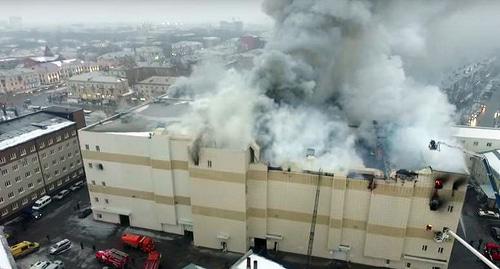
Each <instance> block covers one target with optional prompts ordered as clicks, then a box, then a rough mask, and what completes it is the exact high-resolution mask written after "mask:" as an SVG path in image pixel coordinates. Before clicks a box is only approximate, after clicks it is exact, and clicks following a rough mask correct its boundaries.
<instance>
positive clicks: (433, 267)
mask: <svg viewBox="0 0 500 269" xmlns="http://www.w3.org/2000/svg"><path fill="white" fill-rule="evenodd" d="M432 269H441V267H439V266H432Z"/></svg>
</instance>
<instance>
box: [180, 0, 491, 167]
mask: <svg viewBox="0 0 500 269" xmlns="http://www.w3.org/2000/svg"><path fill="white" fill-rule="evenodd" d="M471 5H472V7H471V8H470V10H471V13H470V14H468V13H467V11H464V10H463V8H464V7H470V6H471ZM481 5H482V2H474V4H471V3H469V2H463V1H449V2H447V1H439V3H434V2H432V1H411V2H410V1H354V0H353V1H351V0H336V1H329V0H267V1H264V3H263V9H264V11H265V12H266V13H267V14H268V15H269V16H270V17H272V19H273V20H274V22H275V27H274V30H273V35H272V36H273V37H272V39H271V40H269V42H268V44H267V45H266V48H265V49H264V53H263V54H262V55H260V56H258V57H257V58H256V59H255V61H254V64H255V66H254V68H253V69H252V70H248V71H235V70H225V69H224V68H222V67H220V65H217V64H214V63H213V62H210V63H209V64H205V65H202V66H199V67H197V68H196V69H195V70H194V72H193V74H192V76H191V77H190V78H187V79H183V80H179V83H178V84H177V85H176V86H175V91H174V95H176V96H178V97H190V98H193V99H194V100H195V101H194V103H193V107H194V108H195V109H194V111H195V113H193V114H190V115H187V116H186V118H185V119H184V120H183V121H182V122H181V123H179V125H176V126H173V127H172V130H175V131H179V130H183V131H185V132H190V133H194V134H197V135H198V137H203V141H204V143H205V144H209V145H215V146H217V147H229V148H245V147H247V146H248V145H249V143H251V142H252V141H257V143H258V144H259V145H260V146H261V147H262V149H263V157H264V159H265V160H268V161H269V162H271V163H273V164H279V165H287V164H299V165H301V164H302V165H305V164H306V158H305V156H306V151H307V149H309V148H312V149H314V150H315V155H316V160H315V162H314V168H315V169H319V168H322V169H328V170H330V169H333V170H335V169H342V168H348V167H355V166H362V165H363V158H362V157H363V156H358V154H357V153H356V152H358V151H357V150H356V149H355V147H356V143H357V142H358V141H363V142H364V143H367V144H368V145H369V146H371V147H373V148H375V146H376V142H377V140H376V132H375V130H374V125H373V122H374V121H377V122H378V124H377V125H378V126H380V128H381V129H382V130H383V133H384V137H383V139H382V140H383V143H384V144H385V146H386V147H385V152H386V154H387V156H388V158H389V160H390V162H391V164H392V165H393V166H394V167H397V168H410V169H415V168H420V167H423V166H427V165H431V166H433V167H438V168H439V169H446V170H461V169H463V167H464V162H463V158H462V155H461V153H460V152H457V151H451V150H448V151H446V150H443V151H442V152H439V153H436V152H431V151H429V149H428V148H427V145H428V143H429V141H430V140H431V139H436V140H445V141H450V142H452V143H453V139H452V133H451V130H450V126H451V125H452V124H453V122H454V111H455V108H454V107H453V106H452V105H450V104H449V103H448V101H447V98H446V95H445V94H444V93H442V92H441V91H440V89H439V88H438V87H436V86H433V84H432V83H431V82H432V81H433V79H434V77H436V74H433V75H432V76H430V75H429V74H430V73H431V72H428V71H427V69H429V70H432V72H434V73H439V72H444V70H446V68H449V67H451V66H453V65H456V64H458V63H459V60H455V59H454V60H448V59H444V58H443V57H442V56H439V54H440V53H442V52H443V51H444V50H446V49H448V48H450V46H449V45H448V46H444V47H445V48H446V49H443V48H439V46H438V44H440V42H445V43H446V40H445V39H446V38H451V37H450V36H451V33H445V30H446V29H449V28H450V27H449V24H450V23H452V22H455V21H457V20H459V18H466V17H469V16H473V15H474V14H478V12H479V10H483V9H482V8H480V6H481ZM496 7H499V6H498V5H497V6H496ZM408 10H411V11H412V12H411V13H408ZM498 10H500V9H497V11H498ZM487 14H489V13H487ZM492 20H493V19H492ZM492 20H486V21H488V22H489V23H492ZM494 21H495V22H496V21H497V20H494ZM476 26H477V27H479V24H478V25H476ZM488 27H489V26H488ZM473 29H475V28H474V27H468V28H464V29H460V30H457V29H455V32H456V31H462V30H464V31H468V30H473ZM461 36H462V37H464V38H467V37H469V36H471V37H472V36H476V37H480V36H481V35H478V34H471V35H468V34H467V33H462V35H461ZM453 40H454V41H457V40H456V39H453ZM488 40H491V41H493V39H492V38H489V39H488ZM465 43H467V45H464V46H461V47H460V48H456V49H452V50H451V51H453V52H463V55H467V57H471V58H473V57H475V56H476V55H478V51H477V50H478V48H479V47H481V48H483V47H484V46H480V44H479V43H478V42H465ZM498 45H499V42H496V43H494V44H488V45H487V46H486V47H485V50H484V51H483V52H484V53H491V52H492V51H493V48H498ZM475 46H478V47H475ZM468 50H471V51H472V52H471V53H465V52H467V51H468ZM444 55H446V56H447V57H449V53H444ZM483 56H484V55H483ZM467 57H464V59H465V58H467ZM437 76H439V75H437ZM352 125H356V126H358V128H351V127H350V126H352Z"/></svg>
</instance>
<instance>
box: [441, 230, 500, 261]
mask: <svg viewBox="0 0 500 269" xmlns="http://www.w3.org/2000/svg"><path fill="white" fill-rule="evenodd" d="M450 236H451V237H453V238H455V239H457V241H458V242H459V243H460V244H462V245H463V246H464V247H465V248H467V249H468V250H469V251H470V252H472V254H474V255H475V256H476V257H478V258H479V259H480V260H481V261H482V262H484V264H486V265H487V266H488V267H489V268H491V269H499V268H498V266H496V265H495V264H494V263H493V262H492V261H490V260H489V259H488V258H486V257H485V256H484V255H482V254H481V253H480V252H479V251H477V250H476V249H475V248H474V247H473V246H471V245H469V244H468V243H467V242H466V241H465V240H463V239H462V238H461V237H460V236H458V235H457V234H456V233H454V232H453V231H451V230H450V229H448V228H446V227H445V228H443V231H442V232H437V233H436V234H435V237H434V240H435V241H436V242H437V243H441V242H443V241H445V240H447V239H448V238H449V237H450Z"/></svg>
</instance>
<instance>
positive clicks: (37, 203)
mask: <svg viewBox="0 0 500 269" xmlns="http://www.w3.org/2000/svg"><path fill="white" fill-rule="evenodd" d="M50 202H52V198H50V196H48V195H45V196H43V197H42V198H40V199H38V200H36V201H35V203H34V204H33V206H32V207H31V209H33V210H35V211H36V210H40V209H42V208H44V207H45V206H47V205H48V204H50Z"/></svg>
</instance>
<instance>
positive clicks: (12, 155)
mask: <svg viewBox="0 0 500 269" xmlns="http://www.w3.org/2000/svg"><path fill="white" fill-rule="evenodd" d="M16 157H17V155H16V153H15V152H13V153H11V154H10V159H11V160H14V159H15V158H16Z"/></svg>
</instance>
